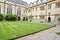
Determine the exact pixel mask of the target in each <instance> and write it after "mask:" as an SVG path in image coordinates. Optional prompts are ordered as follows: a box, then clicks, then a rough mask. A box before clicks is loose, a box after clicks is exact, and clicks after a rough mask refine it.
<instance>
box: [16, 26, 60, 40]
mask: <svg viewBox="0 0 60 40" xmlns="http://www.w3.org/2000/svg"><path fill="white" fill-rule="evenodd" d="M56 32H60V25H57V26H56V27H54V28H51V29H48V30H45V31H42V32H39V33H36V34H33V35H29V36H26V37H23V38H19V39H16V40H60V35H57V34H56Z"/></svg>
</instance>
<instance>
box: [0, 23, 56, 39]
mask: <svg viewBox="0 0 60 40" xmlns="http://www.w3.org/2000/svg"><path fill="white" fill-rule="evenodd" d="M55 26H56V25H52V24H40V23H30V22H0V40H14V39H18V38H22V37H24V36H28V35H33V34H35V33H38V32H41V31H43V30H47V29H49V28H52V27H55Z"/></svg>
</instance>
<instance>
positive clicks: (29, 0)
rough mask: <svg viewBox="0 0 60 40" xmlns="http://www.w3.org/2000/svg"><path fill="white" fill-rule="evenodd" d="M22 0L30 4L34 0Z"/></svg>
mask: <svg viewBox="0 0 60 40" xmlns="http://www.w3.org/2000/svg"><path fill="white" fill-rule="evenodd" d="M23 1H26V2H27V3H28V4H30V2H34V1H36V0H23Z"/></svg>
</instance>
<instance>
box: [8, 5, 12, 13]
mask: <svg viewBox="0 0 60 40" xmlns="http://www.w3.org/2000/svg"><path fill="white" fill-rule="evenodd" d="M7 14H12V7H11V6H8V7H7Z"/></svg>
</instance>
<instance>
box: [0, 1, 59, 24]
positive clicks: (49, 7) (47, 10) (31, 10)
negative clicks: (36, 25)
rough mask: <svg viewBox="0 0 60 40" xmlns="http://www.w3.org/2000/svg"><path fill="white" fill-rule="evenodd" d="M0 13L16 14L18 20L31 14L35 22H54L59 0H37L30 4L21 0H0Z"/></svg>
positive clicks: (57, 12)
mask: <svg viewBox="0 0 60 40" xmlns="http://www.w3.org/2000/svg"><path fill="white" fill-rule="evenodd" d="M0 13H2V14H4V15H6V14H16V15H17V16H18V19H19V20H23V18H24V17H26V16H30V15H32V16H33V18H32V21H35V22H36V21H38V22H41V23H45V22H56V21H57V17H58V16H59V15H60V0H45V1H44V0H37V1H35V2H31V3H30V4H28V3H27V2H25V1H22V0H0Z"/></svg>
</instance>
